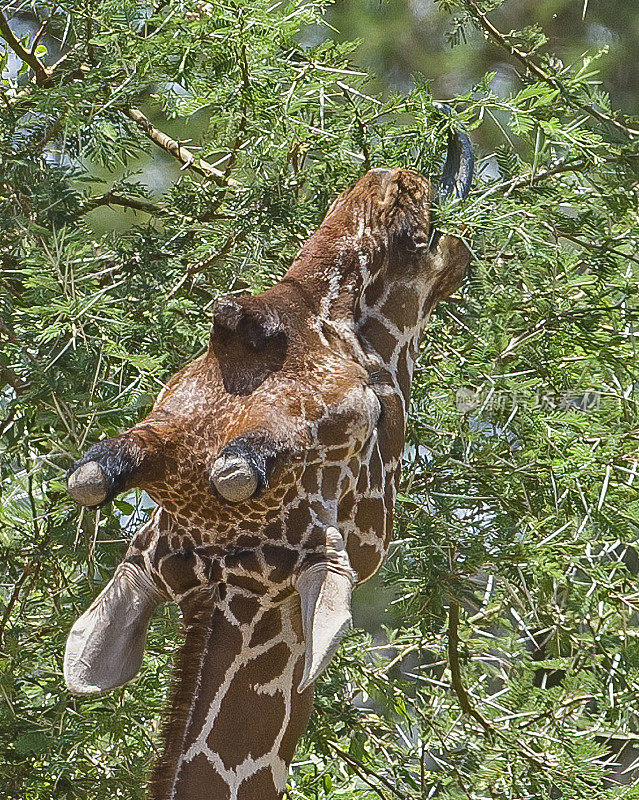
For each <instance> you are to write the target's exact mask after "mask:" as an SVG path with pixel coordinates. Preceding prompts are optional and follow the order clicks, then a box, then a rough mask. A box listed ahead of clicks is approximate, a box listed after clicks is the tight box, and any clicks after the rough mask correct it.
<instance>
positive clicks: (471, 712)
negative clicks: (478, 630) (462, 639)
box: [448, 598, 493, 737]
mask: <svg viewBox="0 0 639 800" xmlns="http://www.w3.org/2000/svg"><path fill="white" fill-rule="evenodd" d="M448 666H449V668H450V682H451V684H452V687H453V689H454V690H455V694H456V695H457V699H458V700H459V705H460V706H461V710H462V711H463V712H464V714H467V715H468V716H469V717H472V718H473V719H474V720H477V722H479V724H480V725H481V726H482V728H483V729H484V730H485V731H486V733H487V734H488V735H489V736H491V737H492V735H493V729H492V727H491V726H490V724H489V723H488V722H487V720H485V719H484V718H483V717H482V715H481V714H480V713H479V711H477V709H476V708H475V706H474V705H473V704H472V703H471V702H470V697H469V696H468V692H467V691H466V687H465V686H464V682H463V681H462V676H461V667H460V663H459V603H458V602H457V600H453V599H452V598H451V601H450V605H449V607H448Z"/></svg>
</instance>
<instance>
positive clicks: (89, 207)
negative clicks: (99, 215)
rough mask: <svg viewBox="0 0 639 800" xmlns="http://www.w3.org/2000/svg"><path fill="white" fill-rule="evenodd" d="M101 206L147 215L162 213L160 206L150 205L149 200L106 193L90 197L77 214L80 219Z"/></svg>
mask: <svg viewBox="0 0 639 800" xmlns="http://www.w3.org/2000/svg"><path fill="white" fill-rule="evenodd" d="M100 206H123V207H124V208H132V209H133V210H134V211H144V212H146V213H147V214H158V213H159V212H160V210H161V209H160V208H159V206H156V205H155V204H154V203H150V202H149V201H148V200H143V199H142V198H138V197H126V196H125V195H121V194H116V193H115V192H111V191H109V192H105V193H104V194H101V195H99V196H98V197H90V198H89V199H88V200H86V202H85V203H84V204H83V205H82V206H80V209H79V211H78V213H77V216H78V217H81V216H83V215H84V214H88V213H89V212H90V211H93V210H94V209H96V208H99V207H100Z"/></svg>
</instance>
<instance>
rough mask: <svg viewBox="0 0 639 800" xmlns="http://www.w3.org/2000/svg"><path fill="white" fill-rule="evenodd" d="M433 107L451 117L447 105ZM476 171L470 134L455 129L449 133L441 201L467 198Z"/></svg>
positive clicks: (435, 104)
mask: <svg viewBox="0 0 639 800" xmlns="http://www.w3.org/2000/svg"><path fill="white" fill-rule="evenodd" d="M433 105H434V106H435V108H437V109H439V110H440V111H442V112H443V113H444V114H448V115H449V116H450V114H451V108H450V106H448V105H446V103H433ZM474 169H475V154H474V152H473V145H472V142H471V141H470V138H469V136H468V134H466V133H465V132H464V131H461V130H458V129H457V128H453V129H452V130H450V131H449V133H448V148H447V151H446V161H445V162H444V168H443V171H442V181H441V185H440V188H439V201H440V202H444V201H446V200H448V198H449V197H451V196H453V197H455V198H457V199H458V200H463V199H464V198H465V197H467V196H468V193H469V192H470V187H471V184H472V182H473V172H474Z"/></svg>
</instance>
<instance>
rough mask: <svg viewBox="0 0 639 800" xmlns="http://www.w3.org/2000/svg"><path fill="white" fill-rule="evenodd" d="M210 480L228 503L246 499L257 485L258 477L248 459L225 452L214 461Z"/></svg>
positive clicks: (251, 494) (254, 490) (255, 489)
mask: <svg viewBox="0 0 639 800" xmlns="http://www.w3.org/2000/svg"><path fill="white" fill-rule="evenodd" d="M211 481H212V483H213V485H214V486H215V488H216V489H217V490H218V492H219V493H220V495H221V496H222V497H223V498H224V499H225V500H228V501H229V502H230V503H240V502H241V501H242V500H248V499H249V498H250V497H253V495H254V494H255V492H256V491H257V489H258V486H259V477H258V475H257V474H256V472H255V470H254V469H253V467H252V466H251V464H250V463H249V462H248V460H247V459H246V458H242V456H239V455H234V454H233V453H225V454H224V455H221V456H220V457H219V458H218V459H217V460H216V461H215V462H214V464H213V467H212V468H211Z"/></svg>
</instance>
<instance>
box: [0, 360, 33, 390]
mask: <svg viewBox="0 0 639 800" xmlns="http://www.w3.org/2000/svg"><path fill="white" fill-rule="evenodd" d="M7 384H8V385H9V386H11V388H12V389H13V391H14V392H15V393H16V394H18V395H19V394H22V393H23V392H25V391H26V390H27V389H28V388H29V384H28V383H27V382H26V381H24V380H22V378H21V377H20V376H19V375H16V373H15V372H14V371H13V370H12V369H10V368H9V367H5V366H4V365H3V364H0V387H1V386H6V385H7Z"/></svg>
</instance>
